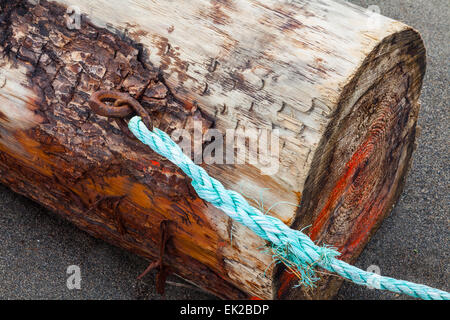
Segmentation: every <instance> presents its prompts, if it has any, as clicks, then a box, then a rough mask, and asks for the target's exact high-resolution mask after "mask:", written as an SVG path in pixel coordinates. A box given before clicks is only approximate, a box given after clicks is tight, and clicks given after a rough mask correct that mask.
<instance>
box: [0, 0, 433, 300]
mask: <svg viewBox="0 0 450 320" xmlns="http://www.w3.org/2000/svg"><path fill="white" fill-rule="evenodd" d="M69 6H77V7H69ZM67 7H69V9H67ZM78 9H79V10H80V12H81V13H83V16H82V19H81V27H80V28H69V27H68V24H67V23H66V22H68V21H69V22H70V21H72V22H73V21H74V20H73V18H74V17H73V14H74V12H75V13H76V12H77V10H78ZM0 10H1V11H0V29H1V37H0V52H1V57H0V67H1V69H0V70H1V71H0V72H1V76H0V181H1V182H2V183H3V184H5V185H7V186H9V187H10V188H11V189H13V190H14V191H16V192H18V193H21V194H23V195H25V196H27V197H29V198H31V199H34V200H35V201H37V202H39V203H40V204H42V205H44V206H45V207H47V208H49V209H50V210H52V211H54V212H57V213H58V214H60V215H62V216H64V217H65V218H67V219H68V220H70V221H71V222H73V223H74V224H75V225H77V226H78V227H79V228H81V229H83V230H86V231H87V232H89V233H90V234H92V235H93V236H95V237H99V238H102V239H104V240H106V241H108V242H110V243H112V244H115V245H117V246H120V247H123V248H125V249H127V250H130V251H132V252H134V253H136V254H138V255H140V256H143V257H145V258H147V259H149V260H150V261H155V260H157V261H159V263H160V265H159V266H160V269H161V270H163V269H164V270H165V271H164V272H161V273H165V274H166V273H167V272H168V270H169V269H170V270H171V271H173V272H174V273H176V274H177V275H179V276H181V277H183V278H185V279H187V280H188V281H190V282H192V283H194V284H196V285H198V286H199V287H201V288H203V289H204V290H207V291H209V292H212V293H214V294H215V295H217V296H218V297H221V298H225V299H247V298H251V297H258V298H261V299H328V298H332V297H333V296H334V295H335V294H336V292H337V290H338V288H339V286H340V284H341V283H342V279H339V278H338V277H336V276H327V275H322V276H321V280H320V281H319V283H318V286H317V288H315V289H306V288H302V287H300V288H295V287H294V285H295V284H296V283H297V280H298V279H296V277H295V276H294V275H293V274H292V273H290V272H289V270H286V269H285V268H284V266H283V265H276V266H274V265H273V264H272V258H271V256H270V255H268V254H267V253H265V252H264V250H261V248H262V247H264V245H265V242H264V241H263V240H262V239H260V238H258V237H257V236H256V235H254V234H253V233H252V232H250V231H249V230H248V229H247V228H245V227H243V226H241V225H239V224H237V223H233V222H232V221H231V220H230V219H229V218H228V217H227V216H226V215H225V214H224V213H223V212H221V211H219V210H217V209H215V208H213V207H212V206H211V205H208V204H207V203H204V202H203V201H202V200H200V199H199V198H198V196H197V195H196V194H195V191H194V190H193V189H192V187H191V186H190V181H189V180H188V179H187V178H186V177H185V176H184V174H182V173H181V172H180V170H179V169H177V168H176V167H175V166H174V165H172V164H171V163H169V162H168V161H167V160H166V159H163V158H161V157H160V156H158V155H157V154H155V153H154V152H153V151H151V150H150V149H148V148H147V147H145V146H143V145H142V144H141V143H139V142H138V141H137V140H136V139H132V138H130V137H128V136H126V135H125V134H124V133H123V132H122V131H121V130H119V128H118V127H117V124H116V123H115V122H114V121H112V120H111V119H108V118H105V117H102V116H99V115H97V114H95V113H94V112H93V111H92V110H91V108H90V107H89V105H88V101H89V98H90V96H91V94H93V93H94V92H96V91H97V90H110V89H114V90H119V91H121V92H124V93H128V94H130V95H131V96H133V97H134V98H135V99H137V100H138V101H139V102H140V103H141V104H142V105H143V106H144V108H145V109H146V110H147V111H148V113H149V114H150V115H151V117H152V119H153V121H154V124H155V127H157V128H159V129H161V130H164V131H166V132H168V133H169V134H174V133H175V132H179V130H180V129H183V130H186V132H188V133H189V134H191V135H195V134H205V133H207V132H208V130H210V129H215V130H218V132H220V133H222V134H224V135H225V133H228V131H229V130H230V129H233V130H235V132H238V131H239V129H243V128H250V127H253V128H258V130H260V131H258V132H263V130H265V131H267V132H269V133H276V132H277V135H276V137H278V138H279V154H277V153H275V154H269V158H268V159H269V160H270V161H269V164H270V165H269V166H268V165H267V162H264V163H263V161H256V162H254V163H248V161H246V162H245V163H233V164H227V163H225V164H220V163H207V161H203V162H202V166H203V167H204V168H205V169H206V170H207V171H208V172H209V173H210V174H211V176H213V177H216V178H217V179H219V180H220V181H221V182H222V183H223V184H224V185H225V186H226V187H227V188H229V189H233V190H236V191H239V192H242V193H243V194H244V195H245V197H246V198H247V199H248V200H249V201H250V202H251V203H252V204H253V205H255V206H258V207H259V206H262V207H263V208H264V210H268V209H269V208H270V211H269V212H268V214H271V215H273V216H276V217H278V218H280V219H281V220H282V221H283V222H284V223H286V224H287V225H289V226H290V227H292V228H296V229H303V228H305V227H307V228H306V229H305V230H304V232H306V233H308V235H309V236H310V237H311V238H312V239H313V240H314V241H316V242H317V243H318V244H327V245H332V246H335V247H336V248H337V249H338V250H339V251H340V252H341V253H342V255H341V257H340V258H341V259H343V260H345V261H348V262H353V261H354V260H355V259H356V258H357V257H358V255H359V254H360V253H361V251H362V250H363V248H364V246H365V245H366V244H367V242H368V241H369V239H370V237H371V236H372V234H373V233H374V232H375V230H376V229H377V226H378V225H379V224H380V223H381V222H382V220H383V218H384V217H385V216H386V215H387V214H388V213H389V212H390V210H391V208H392V207H393V205H394V204H395V202H396V201H397V199H398V197H399V195H400V193H401V191H402V186H403V183H404V179H405V175H406V172H407V170H408V167H409V165H410V161H411V156H412V152H413V150H414V147H415V136H416V131H417V129H416V124H417V117H418V112H419V96H420V90H421V86H422V80H423V77H424V73H425V64H426V63H425V49H424V45H423V42H422V40H421V38H420V35H419V34H418V33H417V32H416V31H415V30H413V29H412V28H410V27H408V26H406V25H405V24H403V23H400V22H397V21H394V20H391V19H389V18H386V17H382V16H378V15H377V16H373V15H372V14H371V13H370V12H368V11H367V10H364V9H362V8H359V7H356V6H354V5H351V4H349V3H346V2H341V1H319V0H309V1H306V0H304V1H295V2H289V1H286V2H281V1H275V0H274V1H268V0H264V1H257V0H246V1H243V0H242V1H238V0H235V1H232V0H229V1H201V0H196V1H189V2H187V1H181V2H180V1H144V0H134V1H131V0H127V1H123V0H122V1H119V0H108V1H106V0H98V1H88V0H77V1H75V0H58V1H52V2H47V1H40V2H39V3H38V4H36V1H33V2H32V3H31V2H27V1H19V0H8V1H0ZM374 19H375V20H374ZM374 21H375V22H374ZM227 130H228V131H227ZM239 132H242V130H241V131H239ZM200 137H202V136H201V135H200ZM209 142H210V141H209V140H208V139H207V138H204V139H203V140H202V138H200V140H199V139H196V140H195V141H194V144H196V143H197V144H198V143H200V147H207V146H208V143H209ZM247 146H248V147H249V149H250V151H249V153H248V157H249V158H250V156H251V155H252V153H253V155H255V154H256V155H257V156H259V157H260V158H261V159H263V158H264V157H263V155H262V153H263V152H262V151H261V150H260V149H259V148H256V149H255V148H251V147H252V143H251V142H249V141H247ZM271 147H273V148H275V149H276V142H273V144H272V145H271ZM194 149H195V146H194ZM202 150H203V149H202ZM216 151H217V150H216ZM226 151H227V153H226V154H227V157H228V156H229V155H230V154H231V155H232V156H235V155H236V156H238V155H239V154H240V151H239V150H235V148H234V146H233V145H232V147H231V149H230V148H228V149H227V150H226ZM192 156H193V157H195V156H198V154H197V153H196V152H195V150H194V152H193V153H192ZM200 156H201V154H200ZM258 159H259V158H258ZM274 159H275V160H274ZM204 160H206V159H204ZM266 160H267V159H266ZM274 161H275V162H274ZM273 168H275V170H272V169H273ZM260 199H263V201H260ZM285 202H288V203H291V204H295V205H286V204H284V203H285ZM272 206H273V207H272ZM271 207H272V208H271ZM160 277H161V283H162V282H163V278H164V274H160Z"/></svg>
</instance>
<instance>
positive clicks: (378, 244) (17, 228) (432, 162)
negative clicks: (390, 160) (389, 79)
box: [0, 0, 450, 299]
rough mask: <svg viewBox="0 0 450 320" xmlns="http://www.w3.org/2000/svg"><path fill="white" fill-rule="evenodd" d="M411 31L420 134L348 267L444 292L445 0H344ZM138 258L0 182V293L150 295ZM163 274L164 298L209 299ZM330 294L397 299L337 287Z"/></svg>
mask: <svg viewBox="0 0 450 320" xmlns="http://www.w3.org/2000/svg"><path fill="white" fill-rule="evenodd" d="M351 2H353V3H355V4H359V5H361V6H364V7H367V6H369V5H373V4H376V5H378V6H379V7H380V9H381V13H382V14H384V15H386V16H389V17H392V18H394V19H397V20H401V21H404V22H406V23H408V24H410V25H411V26H413V27H415V28H416V29H418V30H419V31H420V32H421V34H422V36H423V38H424V40H425V43H426V47H427V49H428V71H427V76H426V79H425V85H424V88H423V94H422V111H421V114H420V126H421V127H422V135H421V137H420V138H419V139H418V142H419V147H418V149H417V151H416V153H415V155H414V163H413V166H412V169H411V171H410V173H409V176H408V179H407V183H406V187H405V190H404V192H403V195H402V197H401V199H400V201H399V202H398V204H397V206H396V207H395V209H394V210H393V212H392V214H391V216H390V217H388V218H387V219H386V220H385V221H384V223H383V224H382V226H381V228H380V229H379V231H378V232H377V233H376V235H375V236H374V237H373V239H372V240H371V242H370V243H369V244H368V246H367V247H366V249H365V250H364V252H363V254H362V255H361V256H360V258H359V259H358V261H357V262H356V265H357V266H358V267H360V268H364V269H367V268H368V267H369V266H371V265H376V266H378V267H379V268H380V270H381V274H383V275H389V276H392V277H396V278H401V279H405V280H410V281H415V282H420V283H424V284H427V285H430V286H435V287H438V288H440V289H444V290H447V291H449V290H450V282H449V274H450V272H449V271H450V270H449V263H450V259H449V256H450V250H449V249H450V248H449V203H450V196H449V181H450V180H449V174H450V170H449V141H450V139H449V132H450V130H449V123H450V121H449V120H450V119H449V109H448V100H449V94H448V82H449V65H448V62H449V43H450V41H449V38H448V36H449V35H450V26H449V21H450V14H449V13H450V12H449V11H450V2H449V1H448V0H420V1H419V0H390V1H388V0H385V1H375V0H372V1H356V0H355V1H351ZM69 265H78V266H80V268H81V273H82V274H81V275H82V282H81V290H68V289H67V287H66V279H67V277H68V275H67V274H66V269H67V267H68V266H69ZM146 266H147V262H146V261H145V260H143V259H141V258H139V257H137V256H134V255H132V254H129V253H127V252H126V251H124V250H121V249H119V248H116V247H113V246H111V245H109V244H107V243H105V242H103V241H101V240H97V239H94V238H92V237H91V236H89V235H87V234H86V233H84V232H82V231H80V230H78V229H76V228H75V227H74V226H72V225H71V224H69V223H68V222H65V221H63V220H62V219H60V218H59V217H57V216H55V215H54V214H52V213H49V212H47V211H46V210H45V209H43V208H41V207H40V206H39V205H37V204H35V203H33V202H32V201H30V200H28V199H25V198H23V197H21V196H19V195H16V194H14V193H13V192H11V191H10V190H9V189H8V188H6V187H4V186H1V185H0V298H3V299H159V298H160V297H159V296H158V295H157V294H156V293H155V290H154V278H153V275H148V276H146V277H145V278H144V280H143V281H137V280H136V277H137V276H138V275H139V274H140V272H142V271H143V270H144V269H145V268H146ZM179 282H181V281H180V280H179V279H178V278H171V279H170V282H169V283H168V285H167V289H166V291H167V297H166V298H167V299H214V297H213V296H211V295H209V294H206V293H203V292H200V291H198V290H197V289H194V288H185V287H180V286H179V285H174V283H179ZM337 298H338V299H406V298H407V297H404V296H399V295H395V294H391V293H386V292H381V291H377V290H369V289H365V288H361V287H358V286H356V285H353V284H351V283H345V284H344V286H343V287H342V289H341V290H340V292H339V294H338V297H337Z"/></svg>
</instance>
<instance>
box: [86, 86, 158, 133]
mask: <svg viewBox="0 0 450 320" xmlns="http://www.w3.org/2000/svg"><path fill="white" fill-rule="evenodd" d="M89 106H90V107H91V109H92V110H93V111H94V112H95V113H96V114H98V115H100V116H104V117H108V118H114V120H115V121H116V123H117V125H118V126H119V128H120V129H121V130H122V132H123V133H125V134H126V135H127V136H128V137H131V138H134V135H133V134H132V133H131V132H130V130H129V129H128V125H127V123H126V121H125V118H127V117H129V116H130V115H132V114H133V113H136V114H137V115H138V116H140V117H141V118H142V121H143V122H144V124H145V125H146V126H147V128H149V129H150V130H153V121H152V119H151V117H150V115H149V114H148V112H147V110H145V109H144V107H143V106H142V105H141V104H140V103H139V102H138V101H137V100H136V99H134V98H133V97H131V96H130V95H129V94H128V93H125V92H120V91H115V90H99V91H96V92H94V93H93V94H92V95H91V97H90V99H89Z"/></svg>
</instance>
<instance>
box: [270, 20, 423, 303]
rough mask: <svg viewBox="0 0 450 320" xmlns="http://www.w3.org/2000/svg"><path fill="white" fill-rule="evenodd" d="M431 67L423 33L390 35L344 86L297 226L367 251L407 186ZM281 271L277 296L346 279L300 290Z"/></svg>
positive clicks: (342, 247) (346, 253)
mask: <svg viewBox="0 0 450 320" xmlns="http://www.w3.org/2000/svg"><path fill="white" fill-rule="evenodd" d="M424 73H425V49H424V46H423V42H422V40H421V38H420V36H419V34H418V33H417V32H415V31H414V30H412V29H410V28H406V29H405V30H402V31H400V32H398V33H395V34H393V35H391V36H389V37H387V38H386V39H384V40H383V41H382V42H381V43H380V44H379V45H378V46H377V47H376V48H375V49H374V50H373V52H372V53H371V54H370V55H369V56H368V57H367V59H366V60H365V61H364V63H363V64H362V65H361V67H360V69H359V70H358V71H357V72H356V74H355V76H354V77H353V78H352V79H351V81H349V83H348V84H347V86H346V87H345V88H344V90H343V93H342V95H341V97H340V101H339V103H338V107H337V108H336V111H335V113H334V114H333V118H332V120H331V121H330V124H329V125H328V127H327V129H326V131H325V134H324V137H323V139H322V141H321V142H320V145H319V147H318V148H317V151H316V154H315V157H314V159H313V162H312V166H311V170H310V173H309V175H308V178H307V181H306V185H305V189H304V193H303V199H302V202H301V207H300V209H299V214H298V218H297V220H296V221H295V222H294V225H293V227H294V228H304V227H306V226H309V227H308V228H307V229H306V232H308V231H309V236H310V237H311V239H312V240H313V241H315V242H316V243H318V244H321V245H324V244H326V245H331V246H333V247H335V248H337V250H338V251H339V252H340V253H341V256H340V257H339V258H340V259H342V260H344V261H348V262H352V261H353V260H355V257H357V256H358V255H359V254H360V252H361V251H362V249H363V248H364V246H365V245H366V243H367V242H368V241H369V239H370V237H371V235H372V234H373V233H374V232H375V231H376V229H377V227H378V225H379V224H380V222H381V221H382V220H383V219H384V217H385V216H386V214H388V213H389V212H390V210H391V209H392V207H393V205H394V204H395V203H396V201H397V199H398V197H399V195H400V193H401V191H402V187H403V183H404V179H405V176H406V173H407V169H408V168H409V165H410V160H411V156H412V152H413V150H414V144H415V142H414V141H415V136H416V125H417V117H418V112H419V103H418V97H419V94H420V88H421V85H422V80H423V75H424ZM282 269H283V268H282ZM278 272H280V275H281V276H280V278H279V281H278V283H277V287H278V292H277V296H278V298H283V297H284V298H286V297H289V298H294V297H296V298H300V297H301V298H307V297H314V298H330V297H332V296H333V295H334V294H335V293H336V290H337V289H338V288H339V286H338V284H337V283H335V284H333V282H340V281H341V280H339V279H336V277H333V276H326V275H325V276H324V277H323V279H322V280H321V281H320V283H319V286H318V288H316V289H313V290H307V289H304V290H297V289H293V285H294V284H295V282H296V281H297V280H298V279H295V276H294V275H293V274H291V273H289V272H288V271H278ZM325 274H326V273H325ZM324 288H327V289H326V290H324ZM330 288H335V289H334V290H330ZM321 291H322V292H321Z"/></svg>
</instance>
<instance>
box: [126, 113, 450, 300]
mask: <svg viewBox="0 0 450 320" xmlns="http://www.w3.org/2000/svg"><path fill="white" fill-rule="evenodd" d="M128 127H129V129H130V130H131V132H132V133H133V134H134V135H135V136H136V137H137V138H138V139H139V140H140V141H141V142H143V143H144V144H146V145H148V146H149V147H150V148H151V149H153V150H154V151H155V152H156V153H158V154H160V155H161V156H163V157H165V158H167V159H168V160H169V161H171V162H172V163H174V164H175V165H177V166H178V167H179V168H180V169H181V170H182V171H183V172H184V173H185V174H186V175H187V176H188V177H190V178H191V179H192V186H193V187H194V189H195V191H196V192H197V194H198V196H199V197H200V198H202V199H203V200H205V201H208V202H209V203H211V204H213V205H214V206H215V207H217V208H219V209H221V210H222V211H223V212H225V213H226V214H227V215H228V216H230V217H231V218H232V219H234V220H236V221H237V222H239V223H241V224H243V225H244V226H246V227H248V228H249V229H251V230H252V231H253V232H254V233H256V234H257V235H258V236H259V237H261V238H263V239H265V240H267V241H269V243H270V246H271V250H272V252H273V256H274V259H275V261H276V262H282V263H284V264H286V265H287V266H288V268H289V269H293V270H295V273H296V274H297V275H299V277H300V283H299V285H304V286H307V287H313V286H314V282H315V281H317V280H318V277H316V275H315V270H314V269H315V268H314V267H316V266H319V267H321V268H324V269H326V270H329V271H331V272H334V273H337V274H339V275H340V276H342V277H343V278H346V279H348V280H350V281H352V282H354V283H356V284H359V285H365V286H368V287H373V288H377V289H380V290H388V291H392V292H397V293H404V294H407V295H410V296H413V297H417V298H422V299H427V300H449V299H450V294H449V293H447V292H445V291H441V290H438V289H434V288H430V287H428V286H425V285H421V284H415V283H412V282H408V281H403V280H396V279H393V278H389V277H384V276H380V275H378V274H375V273H371V272H367V271H364V270H361V269H358V268H356V267H354V266H352V265H349V264H347V263H345V262H344V261H342V260H339V259H337V258H336V257H337V256H339V252H337V251H336V250H334V249H333V248H331V247H327V246H323V247H319V246H317V245H316V244H315V243H314V242H313V241H312V240H311V239H310V238H309V237H308V236H307V235H306V234H304V233H303V232H301V231H299V230H294V229H290V228H289V227H288V226H287V225H285V224H284V223H283V222H282V221H281V220H279V219H277V218H275V217H272V216H269V215H265V214H263V213H262V212H261V211H260V210H258V209H256V208H254V207H252V206H251V205H250V204H249V203H248V202H247V200H245V199H244V197H243V196H242V195H241V194H239V193H237V192H235V191H231V190H227V189H225V187H224V186H223V185H222V184H221V183H220V182H219V181H217V180H216V179H214V178H212V177H210V176H209V175H208V173H207V172H206V171H205V170H204V169H203V168H202V167H200V166H198V165H196V164H195V163H194V162H193V161H192V160H191V159H190V158H189V157H188V156H186V155H185V154H184V153H183V151H182V150H181V148H180V147H179V146H178V145H177V144H176V143H175V142H174V141H173V140H172V139H171V138H170V137H169V136H168V135H167V134H166V133H165V132H163V131H161V130H159V129H156V128H155V129H154V130H153V131H149V130H148V129H147V127H146V126H145V125H144V123H143V122H142V120H141V118H140V117H138V116H136V117H133V118H132V119H131V120H130V122H129V124H128Z"/></svg>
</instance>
